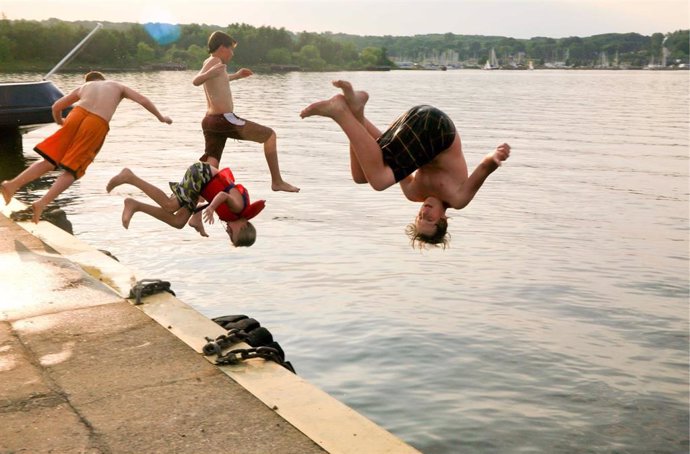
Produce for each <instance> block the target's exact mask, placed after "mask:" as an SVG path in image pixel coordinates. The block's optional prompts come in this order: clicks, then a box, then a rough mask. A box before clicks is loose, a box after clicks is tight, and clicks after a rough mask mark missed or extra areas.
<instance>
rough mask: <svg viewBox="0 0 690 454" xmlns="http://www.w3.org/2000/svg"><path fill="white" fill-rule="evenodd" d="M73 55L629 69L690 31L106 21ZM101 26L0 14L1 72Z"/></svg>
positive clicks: (42, 61)
mask: <svg viewBox="0 0 690 454" xmlns="http://www.w3.org/2000/svg"><path fill="white" fill-rule="evenodd" d="M103 25H104V27H103V29H102V30H100V31H99V32H98V33H96V34H95V35H94V36H93V38H92V39H91V41H89V43H88V44H87V45H86V47H85V48H84V49H83V50H82V51H81V52H80V54H79V55H78V57H77V58H76V60H74V61H72V62H70V63H69V64H68V65H67V66H65V69H66V70H69V69H70V68H71V69H75V70H80V69H84V68H87V69H90V68H101V69H123V70H124V69H141V68H146V67H157V66H156V65H177V66H179V67H186V68H190V69H196V68H199V67H200V66H201V63H202V62H203V60H204V59H205V58H206V57H207V56H208V52H207V50H206V42H207V39H208V36H209V35H210V34H211V33H212V32H213V31H215V30H223V31H225V32H227V33H228V34H230V35H231V36H232V37H233V38H235V39H236V40H237V41H238V43H239V44H238V46H237V48H236V50H235V57H234V60H233V61H234V64H235V65H236V66H248V67H252V68H253V69H259V70H261V69H262V68H265V69H269V68H271V67H274V68H275V67H280V68H291V67H299V68H300V69H304V70H316V71H321V70H356V69H366V68H371V67H377V68H386V67H392V66H394V63H393V62H392V59H397V60H404V59H406V60H411V61H420V60H421V59H424V58H428V57H429V56H433V55H436V56H438V55H441V54H444V53H450V54H452V55H453V56H454V58H455V59H456V60H459V61H465V60H473V61H476V62H478V63H483V62H484V61H485V60H486V59H487V58H488V55H489V52H490V51H491V49H495V52H496V54H497V55H498V56H499V58H503V59H507V58H514V57H515V56H521V57H524V58H528V59H530V60H534V61H536V62H537V63H541V64H544V63H546V62H550V61H565V62H566V63H567V64H568V65H569V66H575V67H578V66H590V65H592V62H595V61H597V59H598V58H599V56H600V55H601V54H602V53H603V52H605V53H608V54H609V55H610V58H612V57H613V54H614V53H615V54H616V56H617V58H618V59H619V60H620V62H622V63H624V64H627V65H630V66H633V67H635V66H644V65H646V64H648V63H649V62H650V61H652V60H653V59H654V57H655V56H658V55H661V53H662V47H665V48H666V49H667V50H666V52H667V56H668V58H669V59H670V61H674V60H678V61H682V62H685V63H687V62H688V54H689V53H690V52H689V49H688V46H689V39H688V30H679V31H676V32H672V33H667V34H662V33H655V34H653V35H651V36H644V35H640V34H636V33H627V34H605V35H596V36H591V37H586V38H580V37H570V38H561V39H553V38H544V37H536V38H531V39H515V38H507V37H498V36H478V35H455V34H452V33H445V34H429V35H416V36H403V37H400V36H356V35H347V34H334V33H330V32H326V33H310V32H306V31H305V32H300V33H293V32H290V31H287V30H285V29H284V28H274V27H254V26H251V25H247V24H238V23H235V24H230V25H228V26H226V27H219V26H215V25H206V24H185V25H170V24H136V23H110V22H104V23H103ZM95 26H96V22H95V21H93V22H92V21H75V22H66V21H61V20H58V19H49V20H45V21H28V20H7V19H6V18H4V16H2V17H1V18H0V70H2V71H21V70H36V71H43V70H46V69H49V68H51V67H52V66H53V65H54V64H55V63H57V61H59V60H60V59H61V58H62V57H63V56H64V55H66V54H67V53H68V52H69V51H70V50H71V49H72V48H73V47H74V45H75V44H76V43H78V42H79V41H81V39H83V37H84V36H86V35H87V34H88V32H89V31H91V30H92V29H93V28H94V27H95Z"/></svg>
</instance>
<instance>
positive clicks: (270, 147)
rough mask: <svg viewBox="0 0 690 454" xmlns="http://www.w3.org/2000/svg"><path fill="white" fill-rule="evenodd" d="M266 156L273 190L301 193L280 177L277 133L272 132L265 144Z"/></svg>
mask: <svg viewBox="0 0 690 454" xmlns="http://www.w3.org/2000/svg"><path fill="white" fill-rule="evenodd" d="M264 156H266V163H267V164H268V170H269V172H270V173H271V189H273V190H274V191H285V192H299V188H298V187H296V186H293V185H291V184H289V183H287V182H286V181H285V180H283V177H282V176H281V175H280V166H279V165H278V139H277V137H276V133H275V131H271V136H270V137H269V138H268V140H267V141H266V142H264Z"/></svg>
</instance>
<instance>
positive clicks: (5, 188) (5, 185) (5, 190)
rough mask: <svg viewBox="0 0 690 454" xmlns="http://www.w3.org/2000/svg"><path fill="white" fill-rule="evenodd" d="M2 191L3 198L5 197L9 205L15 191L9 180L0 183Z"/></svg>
mask: <svg viewBox="0 0 690 454" xmlns="http://www.w3.org/2000/svg"><path fill="white" fill-rule="evenodd" d="M0 191H1V192H2V198H3V199H5V205H9V203H10V202H11V201H12V197H14V191H13V190H12V189H11V188H10V187H9V181H3V182H2V183H0Z"/></svg>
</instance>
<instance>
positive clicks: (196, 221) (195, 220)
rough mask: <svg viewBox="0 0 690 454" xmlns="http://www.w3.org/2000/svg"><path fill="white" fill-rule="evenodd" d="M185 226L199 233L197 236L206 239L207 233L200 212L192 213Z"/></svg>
mask: <svg viewBox="0 0 690 454" xmlns="http://www.w3.org/2000/svg"><path fill="white" fill-rule="evenodd" d="M187 225H189V226H190V227H192V228H193V229H194V230H196V231H197V232H199V235H201V236H204V237H208V233H206V229H205V228H204V221H203V220H202V219H201V211H199V212H198V213H194V215H193V216H192V217H191V218H189V222H188V223H187Z"/></svg>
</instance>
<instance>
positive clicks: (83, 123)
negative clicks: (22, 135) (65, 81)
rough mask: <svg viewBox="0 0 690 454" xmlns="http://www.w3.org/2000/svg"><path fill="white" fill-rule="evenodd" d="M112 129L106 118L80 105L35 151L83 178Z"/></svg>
mask: <svg viewBox="0 0 690 454" xmlns="http://www.w3.org/2000/svg"><path fill="white" fill-rule="evenodd" d="M109 130H110V126H109V125H108V122H107V121H105V120H104V119H103V118H101V117H99V116H98V115H96V114H93V113H91V112H89V111H88V110H86V109H84V108H82V107H79V106H76V107H75V108H74V109H72V111H71V112H70V113H69V115H67V118H65V121H64V123H63V124H62V127H61V128H60V129H58V130H57V131H56V132H55V133H54V134H53V135H51V136H50V137H48V138H47V139H45V140H44V141H43V142H41V143H39V144H38V145H36V146H35V147H34V151H36V153H38V154H40V155H41V156H42V157H43V158H45V159H46V160H47V161H49V162H50V163H52V164H53V165H55V166H57V167H60V168H62V169H64V170H66V171H68V172H70V173H71V174H72V175H74V177H75V178H76V179H79V178H81V177H82V176H84V173H85V172H86V168H87V167H88V166H89V165H90V164H91V163H92V162H93V160H94V158H95V157H96V155H97V154H98V152H99V151H100V149H101V147H102V146H103V142H105V136H106V135H107V134H108V131H109Z"/></svg>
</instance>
